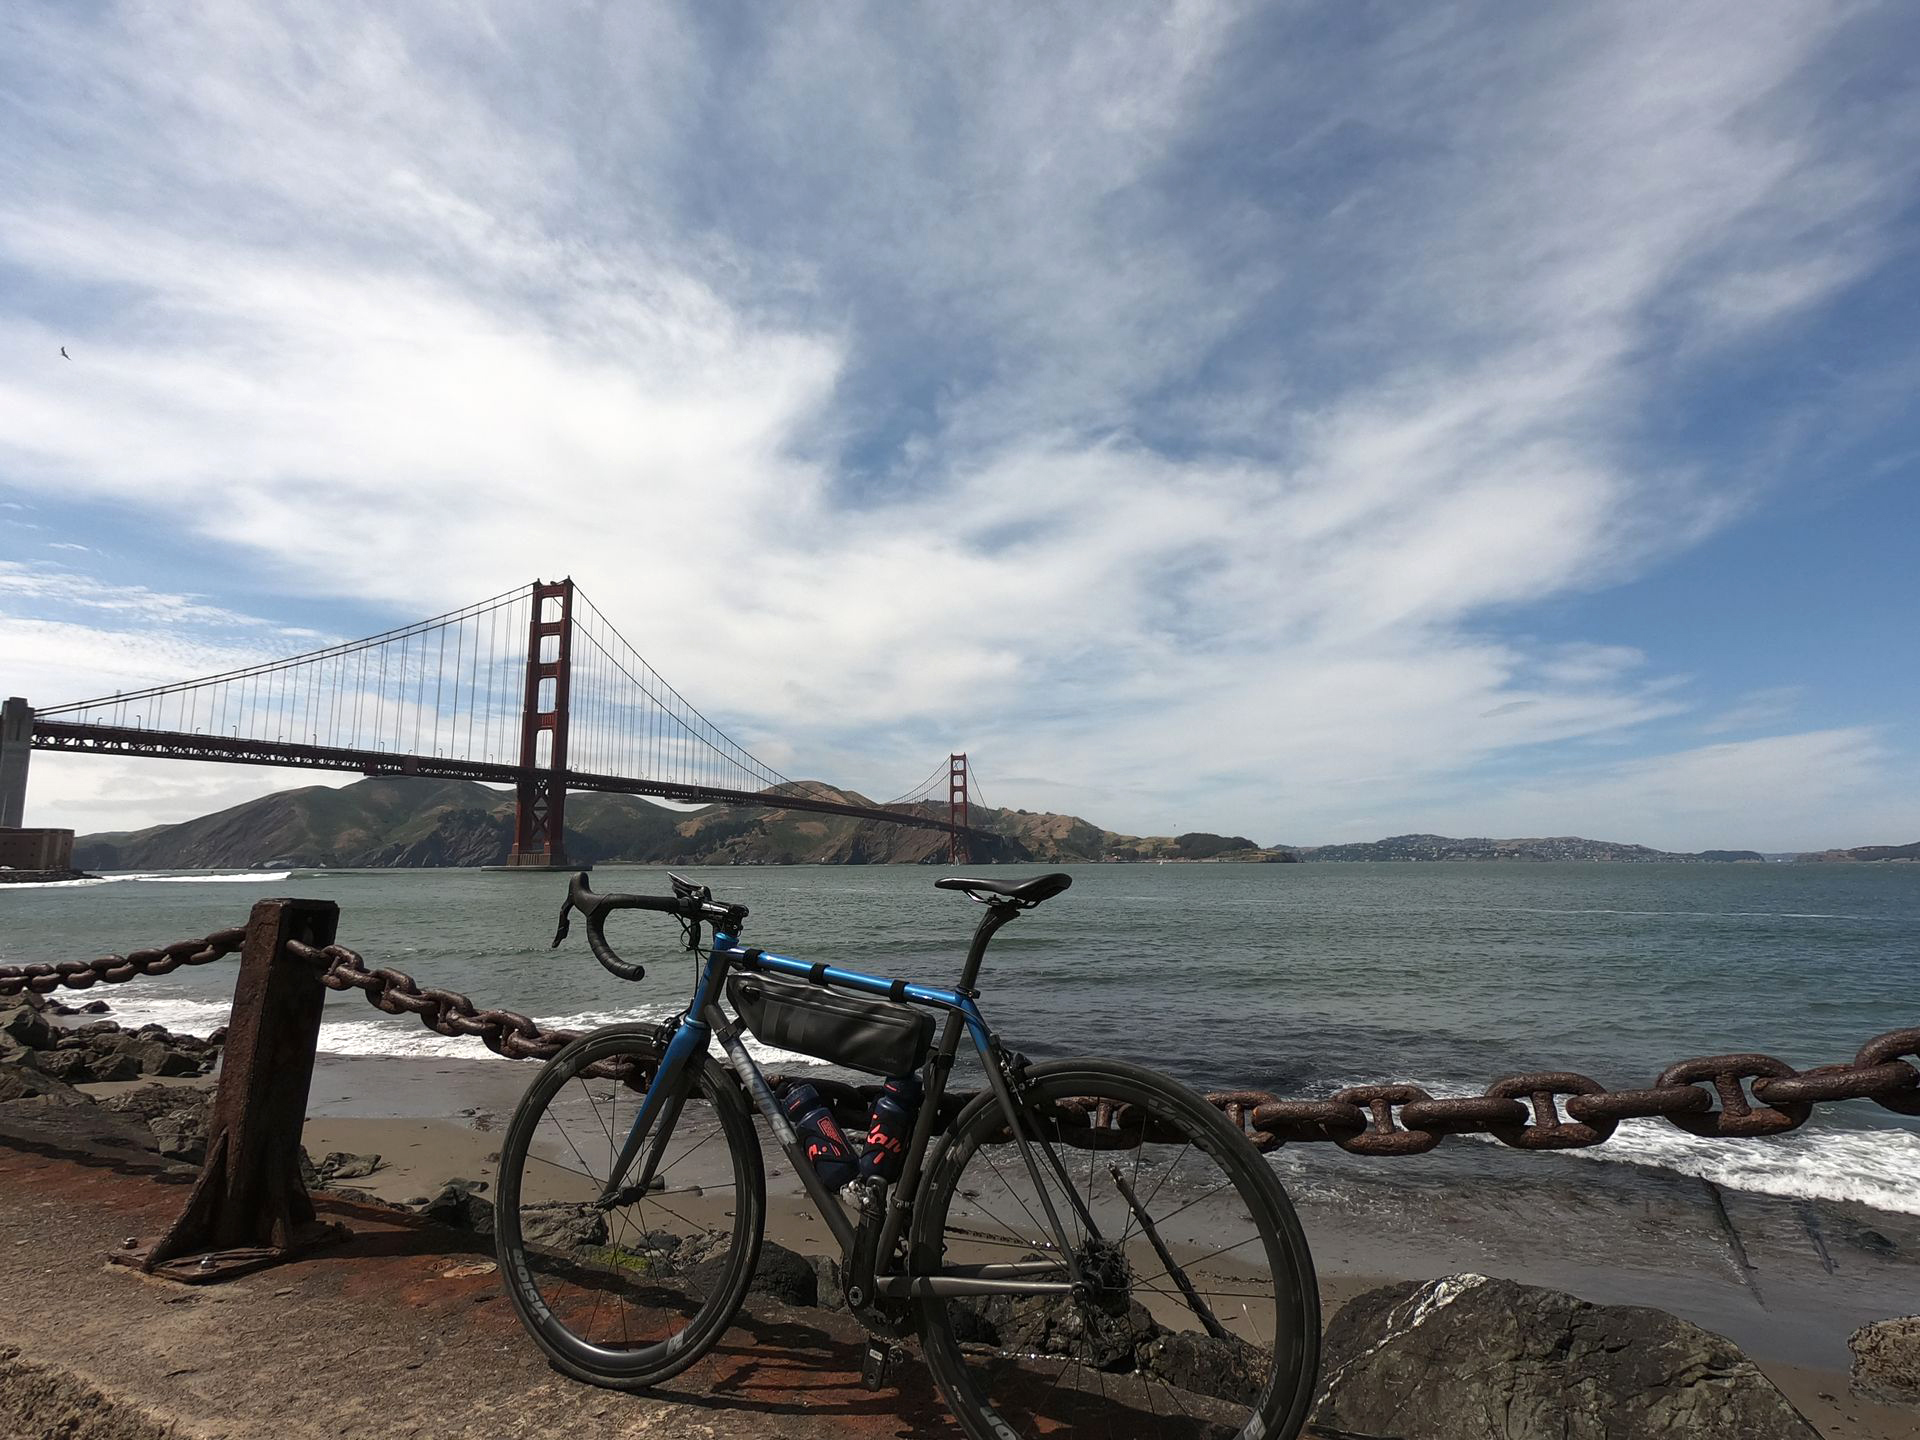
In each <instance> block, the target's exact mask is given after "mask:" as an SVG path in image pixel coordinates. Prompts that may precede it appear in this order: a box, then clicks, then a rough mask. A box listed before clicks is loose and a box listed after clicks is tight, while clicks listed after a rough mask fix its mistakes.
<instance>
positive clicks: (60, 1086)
mask: <svg viewBox="0 0 1920 1440" xmlns="http://www.w3.org/2000/svg"><path fill="white" fill-rule="evenodd" d="M9 1100H39V1101H42V1102H45V1103H48V1104H53V1105H85V1104H87V1103H88V1101H87V1097H86V1096H85V1095H82V1094H81V1093H80V1092H79V1091H78V1090H76V1089H74V1088H73V1087H72V1086H71V1085H69V1084H67V1083H66V1082H65V1081H64V1080H58V1079H55V1078H54V1077H53V1076H51V1075H48V1074H47V1073H46V1072H45V1071H43V1070H41V1069H40V1068H39V1067H38V1066H36V1065H15V1064H11V1063H8V1062H6V1061H0V1105H4V1104H5V1103H6V1102H7V1101H9Z"/></svg>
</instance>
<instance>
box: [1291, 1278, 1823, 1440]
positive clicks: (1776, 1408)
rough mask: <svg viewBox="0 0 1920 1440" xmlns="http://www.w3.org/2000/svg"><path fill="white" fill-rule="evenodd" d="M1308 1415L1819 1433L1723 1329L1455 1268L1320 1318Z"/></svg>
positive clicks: (1537, 1428)
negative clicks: (1322, 1329) (1317, 1372)
mask: <svg viewBox="0 0 1920 1440" xmlns="http://www.w3.org/2000/svg"><path fill="white" fill-rule="evenodd" d="M1321 1376H1322V1387H1323V1388H1322V1393H1321V1396H1320V1401H1319V1403H1318V1405H1317V1406H1316V1407H1315V1409H1314V1412H1313V1417H1312V1418H1313V1423H1314V1424H1316V1425H1318V1426H1321V1427H1323V1428H1325V1429H1329V1430H1345V1431H1352V1432H1358V1433H1360V1434H1363V1435H1418V1436H1420V1437H1421V1440H1487V1437H1489V1436H1499V1437H1501V1440H1642V1437H1645V1440H1654V1437H1660V1440H1671V1437H1674V1436H1680V1435H1684V1436H1686V1437H1687V1440H1819V1432H1818V1431H1816V1430H1815V1429H1814V1428H1813V1426H1811V1425H1810V1424H1808V1423H1807V1420H1806V1418H1805V1417H1804V1416H1802V1415H1801V1414H1800V1412H1799V1411H1798V1410H1796V1409H1794V1408H1793V1406H1792V1405H1791V1404H1790V1403H1788V1401H1787V1399H1786V1397H1785V1396H1783V1395H1782V1394H1781V1393H1780V1392H1779V1391H1778V1390H1776V1389H1775V1388H1774V1386H1773V1384H1772V1382H1771V1381H1769V1380H1768V1379H1767V1378H1766V1376H1764V1375H1762V1374H1761V1373H1760V1371H1759V1370H1758V1369H1757V1368H1756V1367H1755V1366H1754V1364H1753V1362H1752V1361H1751V1360H1749V1359H1747V1357H1746V1356H1745V1355H1743V1354H1742V1353H1741V1352H1740V1350H1739V1349H1738V1348H1737V1347H1736V1346H1735V1345H1734V1344H1733V1343H1732V1342H1731V1341H1729V1340H1726V1339H1724V1338H1722V1337H1721V1336H1718V1335H1714V1334H1712V1333H1710V1332H1708V1331H1706V1330H1702V1329H1700V1328H1699V1327H1698V1326H1697V1325H1691V1324H1689V1323H1687V1322H1686V1321H1684V1320H1681V1319H1679V1318H1677V1317H1676V1316H1672V1315H1668V1314H1666V1313H1665V1312H1664V1311H1660V1310H1653V1309H1648V1308H1645V1307H1643V1306H1626V1305H1592V1304H1589V1303H1588V1302H1586V1301H1584V1300H1580V1299H1577V1298H1576V1297H1574V1296H1572V1295H1566V1294H1563V1293H1561V1292H1559V1291H1556V1290H1543V1289H1540V1288H1538V1287H1536V1286H1532V1285H1520V1284H1516V1283H1515V1282H1513V1281H1511V1280H1494V1279H1489V1278H1488V1277H1486V1276H1484V1275H1452V1276H1448V1277H1447V1278H1445V1279H1441V1280H1431V1281H1427V1282H1424V1283H1422V1282H1418V1281H1408V1282H1405V1283H1402V1284H1397V1285H1387V1286H1383V1287H1382V1288H1380V1289H1378V1290H1370V1291H1368V1292H1367V1293H1366V1294H1364V1295H1361V1296H1358V1297H1356V1298H1355V1299H1353V1300H1351V1301H1349V1302H1348V1304H1347V1305H1346V1307H1345V1308H1343V1309H1342V1310H1341V1311H1340V1313H1339V1314H1338V1315H1337V1316H1335V1317H1334V1320H1333V1323H1332V1324H1331V1325H1329V1326H1328V1327H1327V1333H1326V1339H1325V1344H1324V1349H1323V1354H1322V1360H1321Z"/></svg>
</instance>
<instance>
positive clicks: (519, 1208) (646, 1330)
mask: <svg viewBox="0 0 1920 1440" xmlns="http://www.w3.org/2000/svg"><path fill="white" fill-rule="evenodd" d="M661 1057H662V1049H661V1046H660V1044H659V1042H658V1040H657V1039H656V1031H655V1028H654V1027H653V1026H650V1025H634V1026H617V1027H614V1028H612V1029H608V1030H596V1031H595V1032H594V1033H593V1034H591V1035H586V1036H583V1037H581V1038H580V1039H579V1040H576V1041H574V1042H573V1043H572V1044H571V1045H569V1046H567V1047H566V1048H565V1049H564V1050H562V1051H561V1052H560V1053H559V1054H558V1055H555V1056H554V1057H553V1059H551V1060H549V1061H548V1062H547V1064H546V1065H545V1067H543V1068H542V1069H541V1071H540V1074H539V1075H538V1076H537V1077H536V1078H535V1080H534V1082H533V1084H532V1085H531V1086H529V1087H528V1089H527V1093H526V1095H525V1096H524V1097H522V1099H521V1101H520V1105H519V1108H518V1109H516V1110H515V1111H514V1114H513V1120H512V1123H511V1124H509V1126H508V1127H507V1136H506V1142H505V1143H504V1144H503V1145H502V1147H501V1151H500V1178H499V1193H498V1196H497V1197H496V1200H495V1203H494V1230H495V1245H496V1249H497V1251H498V1254H499V1258H500V1272H501V1274H502V1276H503V1277H504V1278H505V1280H506V1284H507V1294H508V1295H509V1297H511V1299H512V1301H513V1306H514V1309H515V1310H516V1311H517V1312H518V1313H519V1316H520V1319H521V1322H522V1323H523V1324H525V1326H526V1327H527V1330H528V1331H529V1332H530V1333H531V1334H532V1336H533V1338H534V1339H535V1340H536V1341H537V1342H538V1343H539V1345H540V1348H541V1349H542V1350H544V1351H546V1353H547V1356H548V1358H549V1359H551V1360H552V1361H553V1363H554V1364H555V1365H556V1366H558V1367H559V1368H560V1369H561V1370H564V1371H565V1372H566V1373H567V1374H569V1375H572V1376H574V1377H575V1378H577V1379H580V1380H586V1381H589V1382H591V1383H592V1384H595V1385H608V1386H613V1387H616V1388H619V1389H637V1388H639V1387H641V1386H645V1385H652V1384H656V1383H657V1382H659V1381H661V1380H665V1379H666V1378H667V1377H668V1376H670V1375H675V1374H678V1373H679V1372H680V1371H682V1370H684V1369H686V1367H687V1366H689V1365H691V1364H693V1362H694V1361H696V1360H698V1359H699V1358H700V1357H701V1356H702V1355H704V1354H705V1353H706V1352H707V1351H708V1350H710V1349H711V1348H712V1347H713V1345H714V1344H715V1342H717V1341H718V1340H719V1338H720V1336H721V1334H722V1333H723V1332H724V1331H725V1330H726V1328H727V1326H728V1325H729V1324H730V1323H731V1322H732V1320H733V1317H734V1314H735V1312H736V1311H738V1310H739V1308H740V1301H741V1298H742V1296H744V1295H745V1293H746V1288H747V1282H748V1279H749V1278H750V1277H751V1275H752V1273H753V1267H754V1263H755V1261H756V1260H757V1259H758V1258H759V1253H760V1235H761V1228H762V1225H763V1223H764V1218H765V1210H766V1176H765V1172H764V1170H763V1168H762V1166H761V1162H760V1147H759V1144H758V1143H757V1139H756V1137H755V1134H754V1128H753V1118H752V1116H751V1115H750V1114H749V1112H748V1110H747V1107H746V1102H745V1100H744V1099H743V1098H742V1097H741V1095H740V1092H739V1090H738V1089H737V1088H736V1087H735V1086H734V1085H733V1083H732V1081H731V1080H730V1079H729V1078H728V1077H727V1075H726V1074H725V1072H723V1071H722V1070H720V1069H719V1068H718V1067H717V1066H715V1065H714V1064H713V1063H712V1062H711V1061H710V1060H707V1059H705V1058H704V1057H703V1058H701V1059H699V1060H698V1061H697V1063H696V1064H695V1065H694V1066H693V1067H692V1089H691V1091H690V1092H689V1094H688V1096H687V1099H686V1104H685V1106H684V1107H683V1108H682V1110H681V1112H680V1118H679V1120H678V1122H677V1123H676V1124H675V1125H674V1129H673V1135H672V1138H671V1139H670V1141H669V1142H668V1145H667V1148H666V1151H665V1154H664V1156H663V1159H662V1163H661V1165H660V1167H659V1169H658V1171H657V1172H656V1175H655V1183H654V1185H653V1187H652V1188H650V1189H649V1190H648V1191H647V1193H646V1194H644V1195H641V1196H638V1197H637V1198H634V1199H633V1200H632V1201H631V1202H630V1203H626V1204H620V1205H613V1206H603V1205H601V1204H599V1203H597V1202H598V1201H599V1197H600V1196H601V1195H602V1194H603V1193H604V1191H605V1190H606V1187H607V1180H608V1176H609V1173H610V1171H611V1170H612V1168H613V1166H614V1163H615V1160H616V1158H617V1156H618V1155H619V1153H620V1148H621V1146H622V1144H623V1143H624V1142H625V1140H626V1138H627V1132H628V1130H629V1129H630V1128H631V1126H632V1124H633V1119H634V1116H635V1115H637V1114H638V1113H639V1107H640V1102H641V1100H642V1098H643V1097H644V1095H645V1093H646V1087H647V1085H648V1083H649V1082H650V1081H651V1080H652V1078H653V1075H654V1072H655V1070H656V1069H657V1068H658V1066H659V1063H660V1060H661ZM643 1153H644V1152H643ZM636 1169H637V1167H636ZM629 1178H631V1177H629Z"/></svg>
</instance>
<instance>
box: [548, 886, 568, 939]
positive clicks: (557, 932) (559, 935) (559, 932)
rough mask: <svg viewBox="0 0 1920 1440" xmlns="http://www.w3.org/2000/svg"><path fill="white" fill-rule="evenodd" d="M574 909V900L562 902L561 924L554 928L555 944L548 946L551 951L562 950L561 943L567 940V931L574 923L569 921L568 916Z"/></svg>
mask: <svg viewBox="0 0 1920 1440" xmlns="http://www.w3.org/2000/svg"><path fill="white" fill-rule="evenodd" d="M572 909H573V900H572V898H571V897H569V898H567V899H565V900H562V901H561V902H560V923H559V924H558V925H557V926H555V927H554V931H553V943H552V944H551V945H549V946H547V948H548V949H549V950H558V949H559V948H560V942H561V941H562V940H564V939H566V938H567V930H568V928H569V927H570V926H571V924H572V921H571V920H570V919H568V915H569V912H571V911H572Z"/></svg>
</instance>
